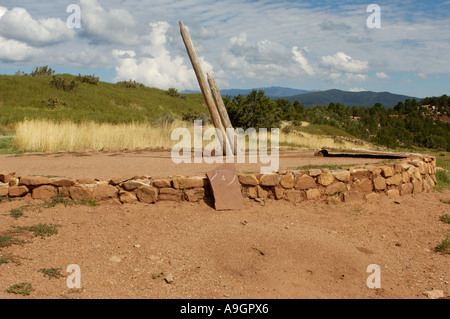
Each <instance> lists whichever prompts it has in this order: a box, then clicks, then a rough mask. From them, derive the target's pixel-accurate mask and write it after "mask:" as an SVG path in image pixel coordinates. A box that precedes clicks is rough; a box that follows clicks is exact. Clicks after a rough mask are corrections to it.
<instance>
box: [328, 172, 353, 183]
mask: <svg viewBox="0 0 450 319" xmlns="http://www.w3.org/2000/svg"><path fill="white" fill-rule="evenodd" d="M332 174H333V176H334V177H335V178H336V179H337V180H339V181H341V182H344V183H348V182H349V181H350V171H347V170H339V171H333V172H332Z"/></svg>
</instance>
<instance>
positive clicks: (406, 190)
mask: <svg viewBox="0 0 450 319" xmlns="http://www.w3.org/2000/svg"><path fill="white" fill-rule="evenodd" d="M413 190H414V187H413V184H411V183H406V184H402V186H401V190H400V195H402V196H406V195H409V194H412V192H413Z"/></svg>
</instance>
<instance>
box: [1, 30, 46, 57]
mask: <svg viewBox="0 0 450 319" xmlns="http://www.w3.org/2000/svg"><path fill="white" fill-rule="evenodd" d="M0 48H1V50H0V61H2V62H22V61H27V60H29V59H30V58H31V57H32V56H34V55H35V54H36V53H37V51H38V50H37V49H35V48H33V47H30V46H29V45H27V44H26V43H23V42H19V41H16V40H10V39H5V38H3V37H1V36H0Z"/></svg>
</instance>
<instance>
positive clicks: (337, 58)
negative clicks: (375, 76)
mask: <svg viewBox="0 0 450 319" xmlns="http://www.w3.org/2000/svg"><path fill="white" fill-rule="evenodd" d="M321 64H322V66H324V67H325V68H328V69H330V70H333V71H338V72H343V73H364V72H367V71H368V70H369V63H368V62H367V61H359V60H355V59H353V58H352V57H351V56H349V55H347V54H345V53H344V52H337V53H336V54H335V55H328V56H323V57H322V63H321Z"/></svg>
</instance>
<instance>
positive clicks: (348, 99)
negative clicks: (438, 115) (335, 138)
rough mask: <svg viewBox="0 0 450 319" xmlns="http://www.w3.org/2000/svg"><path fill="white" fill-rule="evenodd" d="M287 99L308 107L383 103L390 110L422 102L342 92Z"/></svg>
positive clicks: (308, 94)
mask: <svg viewBox="0 0 450 319" xmlns="http://www.w3.org/2000/svg"><path fill="white" fill-rule="evenodd" d="M286 99H287V100H288V101H289V102H291V103H293V102H295V101H298V102H299V103H301V104H303V105H306V106H313V105H328V104H330V103H341V104H344V105H349V106H353V105H355V106H366V107H370V106H373V105H375V103H381V104H382V105H383V106H384V107H388V108H391V107H394V106H395V105H397V103H398V102H400V101H405V100H406V99H416V100H417V101H419V100H420V99H419V98H414V97H410V96H405V95H399V94H392V93H389V92H370V91H364V92H346V91H341V90H328V91H319V92H311V93H306V94H301V95H295V96H290V97H287V98H286Z"/></svg>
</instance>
